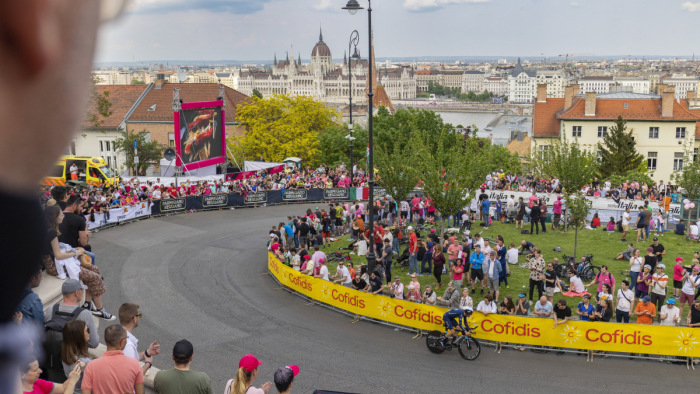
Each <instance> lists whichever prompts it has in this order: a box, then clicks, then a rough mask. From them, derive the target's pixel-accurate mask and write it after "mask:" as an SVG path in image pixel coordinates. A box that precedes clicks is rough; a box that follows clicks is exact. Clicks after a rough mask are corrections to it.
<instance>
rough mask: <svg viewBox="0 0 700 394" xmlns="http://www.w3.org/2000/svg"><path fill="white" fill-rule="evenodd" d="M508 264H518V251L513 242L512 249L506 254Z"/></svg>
mask: <svg viewBox="0 0 700 394" xmlns="http://www.w3.org/2000/svg"><path fill="white" fill-rule="evenodd" d="M506 262H507V263H508V264H518V249H517V248H516V247H515V244H514V243H513V242H511V243H510V248H508V251H507V252H506Z"/></svg>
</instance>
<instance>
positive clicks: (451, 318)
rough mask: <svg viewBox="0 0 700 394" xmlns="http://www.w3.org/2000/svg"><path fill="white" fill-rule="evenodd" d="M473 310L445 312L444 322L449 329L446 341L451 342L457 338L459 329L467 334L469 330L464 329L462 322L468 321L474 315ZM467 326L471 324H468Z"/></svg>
mask: <svg viewBox="0 0 700 394" xmlns="http://www.w3.org/2000/svg"><path fill="white" fill-rule="evenodd" d="M472 312H473V311H472V308H465V309H459V308H457V309H451V310H449V311H447V312H445V314H444V315H442V321H443V322H445V326H446V327H447V333H445V340H446V341H447V340H449V339H450V338H452V339H453V341H454V338H456V337H457V328H458V327H459V328H460V329H462V331H464V332H466V331H467V330H466V329H465V328H464V325H463V324H462V321H463V320H464V321H466V320H467V318H468V317H469V316H471V314H472ZM466 325H467V326H468V325H469V324H466Z"/></svg>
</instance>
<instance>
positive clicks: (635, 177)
mask: <svg viewBox="0 0 700 394" xmlns="http://www.w3.org/2000/svg"><path fill="white" fill-rule="evenodd" d="M642 165H643V166H644V171H642V170H641V169H639V168H637V169H634V170H631V171H628V172H627V173H625V174H623V175H611V176H610V183H612V184H613V185H614V186H617V185H621V184H623V183H624V182H626V181H637V182H639V184H640V185H641V184H642V183H646V184H647V185H648V186H651V185H653V184H654V180H653V179H651V177H650V176H649V175H648V174H647V171H646V163H642Z"/></svg>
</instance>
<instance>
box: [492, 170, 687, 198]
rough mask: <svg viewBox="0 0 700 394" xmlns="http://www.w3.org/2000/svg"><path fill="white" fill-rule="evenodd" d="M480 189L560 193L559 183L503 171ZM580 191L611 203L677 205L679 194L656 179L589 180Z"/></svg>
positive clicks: (531, 175) (555, 180) (553, 180)
mask: <svg viewBox="0 0 700 394" xmlns="http://www.w3.org/2000/svg"><path fill="white" fill-rule="evenodd" d="M481 187H482V189H489V190H501V191H521V192H536V193H557V194H560V193H562V191H563V190H562V184H561V183H560V182H559V179H557V178H553V177H549V178H543V177H538V176H535V175H533V174H532V173H528V174H521V175H517V174H513V173H510V172H508V173H505V172H503V171H496V172H493V173H492V174H488V175H487V176H486V179H485V181H484V183H483V184H482V186H481ZM581 191H582V192H583V193H584V194H585V195H586V196H589V197H603V198H611V199H613V200H615V201H619V200H621V199H623V200H624V199H627V200H648V201H662V200H663V199H664V197H669V198H670V199H671V201H672V202H674V203H679V201H680V200H679V194H678V190H677V188H676V186H675V185H673V184H671V183H670V182H669V183H664V181H663V180H660V181H659V182H658V183H656V182H654V183H653V184H651V185H648V184H646V183H645V182H642V183H641V184H640V183H639V182H638V181H636V180H631V181H630V180H625V181H624V182H622V183H621V184H615V185H614V184H612V182H611V181H610V179H605V180H602V181H601V180H599V179H598V178H597V177H595V178H593V179H592V180H591V182H590V183H588V184H586V185H584V186H583V187H582V189H581Z"/></svg>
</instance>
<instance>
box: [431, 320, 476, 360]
mask: <svg viewBox="0 0 700 394" xmlns="http://www.w3.org/2000/svg"><path fill="white" fill-rule="evenodd" d="M475 329H476V326H474V327H469V326H468V325H467V331H468V332H465V331H464V330H462V329H460V328H457V331H459V332H460V334H459V336H457V338H456V339H455V340H454V343H452V344H451V343H449V342H450V341H449V340H448V338H446V337H445V333H443V332H441V331H438V330H435V331H431V332H430V333H428V337H427V338H426V340H425V344H426V345H427V346H428V350H430V351H431V352H433V353H435V354H442V353H444V352H445V351H450V350H452V349H453V348H457V350H459V354H460V355H461V356H462V358H464V359H465V360H469V361H474V360H476V358H477V357H479V354H481V345H480V344H479V341H477V340H476V338H474V337H473V336H472V335H473V334H474V330H475ZM445 330H447V327H445Z"/></svg>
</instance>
